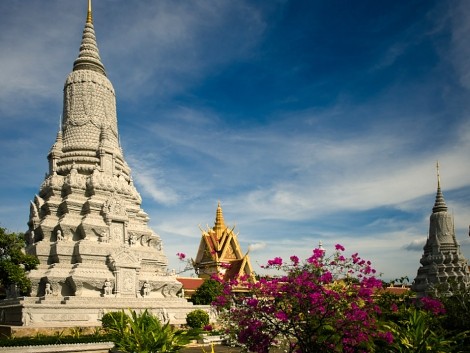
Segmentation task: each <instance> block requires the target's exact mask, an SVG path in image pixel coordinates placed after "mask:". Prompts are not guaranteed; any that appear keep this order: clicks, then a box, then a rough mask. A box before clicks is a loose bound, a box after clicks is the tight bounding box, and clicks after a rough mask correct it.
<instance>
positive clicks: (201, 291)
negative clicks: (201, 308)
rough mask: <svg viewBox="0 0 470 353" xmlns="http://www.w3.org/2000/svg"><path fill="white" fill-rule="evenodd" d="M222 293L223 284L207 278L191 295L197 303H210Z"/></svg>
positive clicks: (192, 299)
mask: <svg viewBox="0 0 470 353" xmlns="http://www.w3.org/2000/svg"><path fill="white" fill-rule="evenodd" d="M221 294H222V284H220V283H219V282H217V281H214V280H213V279H208V280H205V281H204V283H203V284H202V285H201V286H200V287H199V288H198V289H196V291H195V292H194V294H193V295H192V296H191V301H192V302H193V303H194V304H196V305H210V304H212V302H213V301H214V300H215V299H216V298H217V297H218V296H219V295H221Z"/></svg>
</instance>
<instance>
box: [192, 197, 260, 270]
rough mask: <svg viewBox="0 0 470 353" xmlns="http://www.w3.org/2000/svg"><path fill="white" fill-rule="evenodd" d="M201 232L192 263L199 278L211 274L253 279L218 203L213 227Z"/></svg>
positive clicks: (236, 239)
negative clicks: (243, 276) (244, 276)
mask: <svg viewBox="0 0 470 353" xmlns="http://www.w3.org/2000/svg"><path fill="white" fill-rule="evenodd" d="M201 232H202V236H201V241H200V245H199V249H198V253H197V255H196V259H195V260H194V262H193V264H194V268H195V270H196V273H198V275H199V277H200V278H209V277H210V276H211V275H213V274H219V275H220V274H222V275H223V276H230V277H235V276H238V275H247V276H249V277H252V278H254V274H253V270H252V267H251V263H250V259H249V256H248V254H245V255H243V254H242V252H241V250H240V244H239V242H238V238H237V234H235V227H233V228H229V227H227V226H226V225H225V222H224V218H223V213H222V207H221V206H220V203H219V204H218V205H217V212H216V220H215V223H214V227H213V228H209V229H207V230H202V229H201ZM230 268H231V270H230ZM227 279H228V278H227Z"/></svg>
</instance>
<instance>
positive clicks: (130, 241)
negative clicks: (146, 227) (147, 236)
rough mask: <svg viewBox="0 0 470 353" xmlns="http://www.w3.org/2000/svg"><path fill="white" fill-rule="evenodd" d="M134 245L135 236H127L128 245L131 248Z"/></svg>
mask: <svg viewBox="0 0 470 353" xmlns="http://www.w3.org/2000/svg"><path fill="white" fill-rule="evenodd" d="M135 243H136V239H135V235H134V234H129V245H130V246H133V245H135Z"/></svg>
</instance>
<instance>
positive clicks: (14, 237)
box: [0, 227, 39, 294]
mask: <svg viewBox="0 0 470 353" xmlns="http://www.w3.org/2000/svg"><path fill="white" fill-rule="evenodd" d="M24 246H25V242H24V239H23V234H15V233H8V232H7V230H6V229H5V228H1V227H0V285H3V286H4V287H5V288H6V289H9V288H10V286H11V285H16V286H17V287H18V289H19V291H20V294H28V293H29V291H30V289H31V281H30V280H29V278H28V277H27V275H26V274H27V272H29V271H31V270H33V269H35V268H36V267H37V265H38V264H39V260H38V259H37V258H36V257H35V256H32V255H26V254H25V253H24Z"/></svg>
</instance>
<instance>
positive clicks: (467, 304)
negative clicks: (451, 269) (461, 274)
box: [440, 289, 470, 331]
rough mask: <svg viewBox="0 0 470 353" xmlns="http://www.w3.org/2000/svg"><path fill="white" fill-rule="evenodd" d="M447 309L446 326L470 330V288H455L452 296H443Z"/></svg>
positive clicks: (441, 298)
mask: <svg viewBox="0 0 470 353" xmlns="http://www.w3.org/2000/svg"><path fill="white" fill-rule="evenodd" d="M440 300H441V301H442V303H443V304H444V307H445V309H446V316H445V320H444V323H443V325H444V327H445V328H446V329H448V330H451V331H470V290H468V289H467V290H464V289H460V290H454V291H453V294H452V295H451V296H441V297H440Z"/></svg>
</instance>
